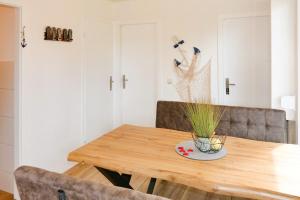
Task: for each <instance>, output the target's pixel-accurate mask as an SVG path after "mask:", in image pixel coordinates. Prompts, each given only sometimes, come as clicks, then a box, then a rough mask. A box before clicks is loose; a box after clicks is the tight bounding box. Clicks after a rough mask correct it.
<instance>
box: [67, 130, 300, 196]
mask: <svg viewBox="0 0 300 200" xmlns="http://www.w3.org/2000/svg"><path fill="white" fill-rule="evenodd" d="M187 140H191V134H189V133H187V132H181V131H175V130H169V129H159V128H147V127H139V126H133V125H122V126H121V127H119V128H117V129H115V130H112V131H111V132H109V133H107V134H105V135H103V136H101V137H100V138H98V139H96V140H94V141H92V142H90V143H88V144H86V145H84V146H82V147H80V148H79V149H77V150H74V151H73V152H71V153H70V154H69V156H68V160H69V161H75V162H84V163H86V164H90V165H93V166H95V167H96V168H97V169H98V170H99V171H100V172H101V173H103V175H105V176H106V177H107V178H108V179H109V180H110V181H111V182H112V183H113V184H114V185H116V186H121V187H127V188H132V187H131V186H130V184H129V182H130V178H131V174H134V173H138V174H142V175H145V176H147V177H151V182H150V184H149V188H148V193H151V192H152V191H153V188H154V185H155V182H156V179H162V180H166V181H170V182H175V183H180V184H184V185H186V186H190V187H193V188H196V189H199V190H202V191H206V192H212V193H216V194H221V195H228V196H236V197H244V198H251V199H262V200H265V199H282V200H283V199H284V200H288V199H300V146H298V145H292V144H278V143H271V142H262V141H254V140H248V139H242V138H235V137H227V139H226V143H225V148H226V149H227V151H228V154H227V155H226V156H225V157H224V158H222V159H219V160H214V161H197V160H190V159H188V158H185V157H182V156H180V155H178V154H177V153H176V151H175V146H176V145H177V144H178V143H180V142H183V141H187Z"/></svg>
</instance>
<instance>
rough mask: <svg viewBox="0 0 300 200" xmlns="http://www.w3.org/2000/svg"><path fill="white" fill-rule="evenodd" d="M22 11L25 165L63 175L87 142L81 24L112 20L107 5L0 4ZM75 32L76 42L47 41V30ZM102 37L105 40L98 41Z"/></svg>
mask: <svg viewBox="0 0 300 200" xmlns="http://www.w3.org/2000/svg"><path fill="white" fill-rule="evenodd" d="M0 3H7V4H12V5H16V6H20V7H21V8H22V24H23V25H25V26H26V37H27V38H26V39H27V42H28V46H27V47H26V48H25V49H22V57H21V59H22V61H21V67H22V68H21V71H20V80H21V81H22V87H21V88H20V93H21V96H22V101H21V102H22V105H21V116H20V120H21V122H20V126H21V127H20V129H21V131H22V134H21V136H22V138H21V144H20V148H21V149H20V152H22V154H21V163H20V164H26V165H33V166H37V167H42V168H46V169H49V170H55V171H58V172H62V171H64V170H66V169H67V168H68V167H70V163H68V162H67V161H66V159H67V155H68V153H69V152H70V151H71V150H72V149H75V148H78V147H79V146H80V145H81V144H82V141H83V137H84V133H83V131H82V130H83V124H82V121H83V120H82V119H83V114H82V113H83V109H82V101H83V91H82V80H83V78H82V70H83V63H84V62H83V48H82V44H83V33H84V31H88V28H87V29H86V30H84V29H83V27H84V26H83V24H82V22H83V19H84V18H85V17H94V18H99V19H102V18H103V17H108V18H109V16H110V11H111V10H110V4H108V3H106V2H105V1H104V0H90V1H89V4H87V3H86V1H84V0H76V1H74V0H64V1H61V0H52V1H40V0H0ZM48 25H50V26H57V27H66V28H72V29H73V35H74V41H73V42H72V43H63V42H50V41H44V40H43V34H44V30H45V27H46V26H48ZM99 37H101V36H99Z"/></svg>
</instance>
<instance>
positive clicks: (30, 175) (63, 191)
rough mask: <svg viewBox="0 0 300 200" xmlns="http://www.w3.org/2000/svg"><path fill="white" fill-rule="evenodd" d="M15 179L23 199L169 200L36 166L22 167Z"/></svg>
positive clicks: (16, 173) (17, 171)
mask: <svg viewBox="0 0 300 200" xmlns="http://www.w3.org/2000/svg"><path fill="white" fill-rule="evenodd" d="M15 178H16V183H17V187H18V191H19V194H20V197H21V200H109V199H114V200H142V199H143V200H167V199H165V198H161V197H157V196H154V195H148V194H144V193H141V192H137V191H134V190H129V189H124V188H119V187H114V186H105V185H101V184H98V183H93V182H89V181H83V180H79V179H75V178H72V177H69V176H66V175H62V174H57V173H53V172H49V171H45V170H42V169H38V168H34V167H27V166H24V167H20V168H18V169H17V170H16V171H15Z"/></svg>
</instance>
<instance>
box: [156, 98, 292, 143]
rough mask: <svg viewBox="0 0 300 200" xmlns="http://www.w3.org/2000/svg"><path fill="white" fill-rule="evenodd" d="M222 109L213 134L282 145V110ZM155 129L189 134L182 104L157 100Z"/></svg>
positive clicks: (284, 139)
mask: <svg viewBox="0 0 300 200" xmlns="http://www.w3.org/2000/svg"><path fill="white" fill-rule="evenodd" d="M221 107H222V108H223V109H224V114H223V116H222V119H221V122H220V124H219V126H218V128H217V130H216V133H217V134H226V135H228V136H235V137H241V138H247V139H253V140H261V141H269V142H278V143H286V142H287V135H288V134H287V121H286V115H285V111H281V110H274V109H262V108H245V107H231V106H221ZM156 127H157V128H168V129H174V130H180V131H191V130H192V127H191V124H190V123H189V121H188V119H187V117H186V115H185V111H184V103H183V102H168V101H159V102H158V103H157V115H156Z"/></svg>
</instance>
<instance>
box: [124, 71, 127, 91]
mask: <svg viewBox="0 0 300 200" xmlns="http://www.w3.org/2000/svg"><path fill="white" fill-rule="evenodd" d="M126 82H128V79H127V78H126V75H125V74H124V75H123V89H126Z"/></svg>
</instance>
